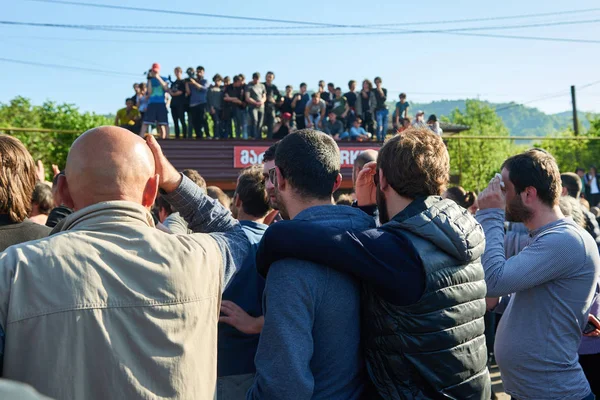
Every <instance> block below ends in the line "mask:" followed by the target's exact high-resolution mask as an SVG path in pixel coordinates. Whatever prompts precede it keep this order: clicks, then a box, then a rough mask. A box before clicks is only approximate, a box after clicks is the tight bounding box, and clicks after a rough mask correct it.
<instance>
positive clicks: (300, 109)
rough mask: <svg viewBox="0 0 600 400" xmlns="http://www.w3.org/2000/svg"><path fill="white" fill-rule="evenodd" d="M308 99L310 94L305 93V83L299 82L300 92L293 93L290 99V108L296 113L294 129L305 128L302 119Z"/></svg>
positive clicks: (304, 122)
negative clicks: (292, 98)
mask: <svg viewBox="0 0 600 400" xmlns="http://www.w3.org/2000/svg"><path fill="white" fill-rule="evenodd" d="M309 101H310V96H309V95H308V93H306V83H304V82H303V83H301V84H300V92H299V93H296V94H295V95H294V100H292V108H293V109H294V113H295V114H296V129H299V130H300V129H304V128H306V120H305V119H304V117H305V115H304V111H305V109H306V106H307V105H308V103H309Z"/></svg>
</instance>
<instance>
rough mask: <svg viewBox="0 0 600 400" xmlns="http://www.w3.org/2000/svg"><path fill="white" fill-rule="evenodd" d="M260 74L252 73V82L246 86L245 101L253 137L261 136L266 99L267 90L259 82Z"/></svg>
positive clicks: (250, 131) (249, 133)
mask: <svg viewBox="0 0 600 400" xmlns="http://www.w3.org/2000/svg"><path fill="white" fill-rule="evenodd" d="M259 80H260V74H259V73H258V72H255V73H254V74H252V82H250V83H249V84H248V86H247V87H246V103H248V117H249V124H248V128H249V132H248V135H249V136H250V137H251V138H253V139H261V138H262V126H263V119H264V116H265V102H266V101H267V90H266V88H265V85H263V84H262V83H260V81H259Z"/></svg>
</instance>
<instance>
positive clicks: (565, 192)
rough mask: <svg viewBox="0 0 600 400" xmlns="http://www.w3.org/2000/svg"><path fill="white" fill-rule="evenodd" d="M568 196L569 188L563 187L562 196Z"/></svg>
mask: <svg viewBox="0 0 600 400" xmlns="http://www.w3.org/2000/svg"><path fill="white" fill-rule="evenodd" d="M566 195H567V188H566V187H563V188H562V192H561V196H566Z"/></svg>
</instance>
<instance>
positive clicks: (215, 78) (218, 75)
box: [213, 74, 223, 82]
mask: <svg viewBox="0 0 600 400" xmlns="http://www.w3.org/2000/svg"><path fill="white" fill-rule="evenodd" d="M222 80H223V77H221V75H220V74H215V76H213V82H217V81H222Z"/></svg>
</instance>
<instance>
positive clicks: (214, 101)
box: [207, 74, 227, 139]
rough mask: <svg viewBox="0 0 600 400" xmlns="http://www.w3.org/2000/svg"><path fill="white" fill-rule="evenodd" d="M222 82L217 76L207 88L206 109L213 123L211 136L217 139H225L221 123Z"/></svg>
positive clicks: (223, 127)
mask: <svg viewBox="0 0 600 400" xmlns="http://www.w3.org/2000/svg"><path fill="white" fill-rule="evenodd" d="M222 81H223V78H221V75H219V74H216V75H215V76H214V77H213V84H212V85H210V87H209V88H208V95H207V107H208V112H209V114H210V116H211V118H212V121H213V136H214V137H215V138H219V139H227V135H226V133H225V126H224V124H223V123H222V122H221V119H222V109H223V87H222V86H221V83H222Z"/></svg>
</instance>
